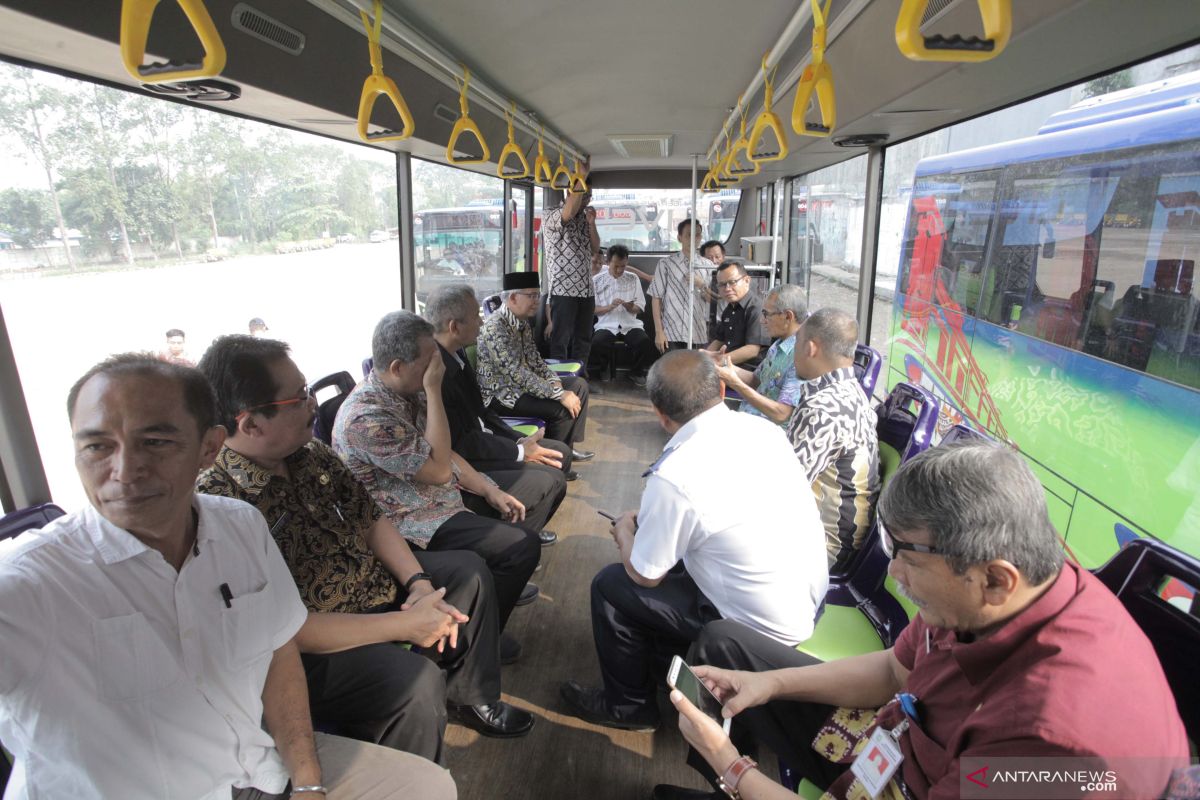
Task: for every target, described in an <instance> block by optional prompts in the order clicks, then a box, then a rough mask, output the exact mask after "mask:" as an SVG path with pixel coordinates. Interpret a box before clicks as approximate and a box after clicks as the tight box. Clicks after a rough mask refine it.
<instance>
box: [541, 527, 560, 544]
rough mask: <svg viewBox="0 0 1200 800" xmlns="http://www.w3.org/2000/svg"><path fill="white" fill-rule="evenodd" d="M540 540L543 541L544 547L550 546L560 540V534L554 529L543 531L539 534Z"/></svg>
mask: <svg viewBox="0 0 1200 800" xmlns="http://www.w3.org/2000/svg"><path fill="white" fill-rule="evenodd" d="M538 541H539V542H541V543H542V547H549V546H550V545H552V544H554V543H555V542H557V541H558V534H557V533H555V532H554V531H542V532H541V533H539V534H538Z"/></svg>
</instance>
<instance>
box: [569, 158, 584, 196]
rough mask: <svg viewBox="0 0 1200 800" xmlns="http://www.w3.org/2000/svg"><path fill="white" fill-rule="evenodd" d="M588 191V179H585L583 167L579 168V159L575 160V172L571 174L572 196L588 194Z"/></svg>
mask: <svg viewBox="0 0 1200 800" xmlns="http://www.w3.org/2000/svg"><path fill="white" fill-rule="evenodd" d="M587 190H588V185H587V178H586V177H584V174H583V167H581V166H579V159H578V158H577V159H575V171H574V172H572V173H571V189H570V191H571V194H586V193H587Z"/></svg>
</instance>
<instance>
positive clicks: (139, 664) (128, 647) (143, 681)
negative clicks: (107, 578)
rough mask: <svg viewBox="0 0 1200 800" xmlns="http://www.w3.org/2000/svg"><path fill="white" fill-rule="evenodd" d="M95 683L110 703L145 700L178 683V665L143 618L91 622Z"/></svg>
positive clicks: (129, 617) (129, 615) (132, 616)
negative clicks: (114, 701)
mask: <svg viewBox="0 0 1200 800" xmlns="http://www.w3.org/2000/svg"><path fill="white" fill-rule="evenodd" d="M92 639H93V642H94V645H95V649H96V683H97V688H98V689H99V691H100V694H101V696H103V697H106V698H108V699H110V700H133V699H137V698H145V697H148V696H149V695H150V694H152V693H154V692H156V691H158V690H159V689H162V688H165V687H167V686H170V685H172V684H173V683H175V681H176V680H178V679H179V677H180V674H181V673H180V667H179V662H178V661H177V660H176V658H175V656H173V655H172V654H171V653H170V651H169V650H168V649H167V647H166V645H165V644H164V643H163V642H162V640H160V639H159V638H158V634H157V633H155V631H154V628H152V627H151V626H150V623H149V622H148V621H147V620H146V617H145V616H144V615H143V614H141V613H137V614H128V615H126V616H122V617H109V618H107V619H98V620H94V621H93V622H92Z"/></svg>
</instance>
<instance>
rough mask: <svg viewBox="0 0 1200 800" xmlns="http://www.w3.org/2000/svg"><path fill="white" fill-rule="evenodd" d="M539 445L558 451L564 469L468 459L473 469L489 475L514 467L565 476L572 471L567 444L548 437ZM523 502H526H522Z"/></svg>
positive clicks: (522, 463)
mask: <svg viewBox="0 0 1200 800" xmlns="http://www.w3.org/2000/svg"><path fill="white" fill-rule="evenodd" d="M538 444H540V445H541V446H542V447H545V448H546V449H547V450H557V451H558V454H559V456H561V457H562V467H561V468H560V469H555V468H554V467H548V466H546V465H545V464H535V463H533V462H531V461H502V460H500V459H495V458H472V459H468V461H470V462H471V466H472V467H474V468H475V469H477V470H479V471H480V472H489V473H490V472H492V471H493V470H501V471H503V470H506V469H513V468H514V467H517V468H525V469H541V470H549V471H550V472H562V473H564V474H566V473H568V472H570V471H571V448H569V447H567V446H566V444H564V443H563V442H560V441H558V440H557V439H549V438H546V437H542V439H541V441H539V442H538ZM521 502H525V501H524V500H522V501H521Z"/></svg>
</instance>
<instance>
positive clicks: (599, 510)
mask: <svg viewBox="0 0 1200 800" xmlns="http://www.w3.org/2000/svg"><path fill="white" fill-rule="evenodd" d="M596 513H597V514H599V515H600V516H602V517H604V518H605V519H607V520H610V521H612V522H616V521H617V518H616V517H614V516H613V515H612V514H610V513H608V512H607V511H605V510H604V509H603V508H597V509H596Z"/></svg>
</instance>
